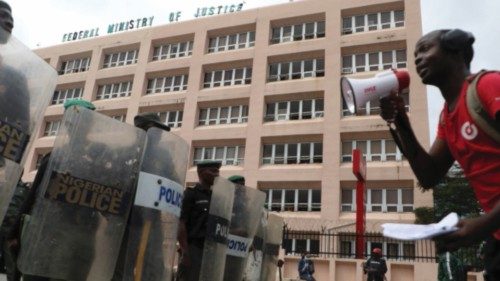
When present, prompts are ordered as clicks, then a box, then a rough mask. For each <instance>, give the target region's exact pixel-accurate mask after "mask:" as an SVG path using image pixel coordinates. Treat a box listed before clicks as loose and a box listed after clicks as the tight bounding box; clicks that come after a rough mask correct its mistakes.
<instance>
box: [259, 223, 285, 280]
mask: <svg viewBox="0 0 500 281" xmlns="http://www.w3.org/2000/svg"><path fill="white" fill-rule="evenodd" d="M282 239H283V218H282V217H280V216H278V215H275V214H269V216H268V217H267V230H266V236H265V240H264V259H263V261H262V272H261V277H260V280H263V281H264V280H275V279H276V269H277V268H278V255H279V250H280V245H281V241H282Z"/></svg>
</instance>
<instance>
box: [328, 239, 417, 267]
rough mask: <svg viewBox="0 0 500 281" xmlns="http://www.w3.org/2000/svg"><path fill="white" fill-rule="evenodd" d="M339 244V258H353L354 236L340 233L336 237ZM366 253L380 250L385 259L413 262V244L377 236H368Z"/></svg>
mask: <svg viewBox="0 0 500 281" xmlns="http://www.w3.org/2000/svg"><path fill="white" fill-rule="evenodd" d="M338 239H339V243H338V244H337V245H338V247H339V249H338V253H340V257H341V258H354V257H355V252H356V251H355V245H356V244H355V241H356V235H355V234H350V233H342V234H339V236H338ZM365 243H366V244H365V246H366V250H365V251H366V252H365V254H368V255H369V253H371V252H372V251H373V249H374V248H379V249H381V250H382V255H383V256H385V257H386V258H387V259H393V260H394V259H397V260H413V259H415V243H414V242H408V241H397V240H388V239H384V238H383V237H381V236H380V237H379V236H377V235H370V237H367V241H366V242H365Z"/></svg>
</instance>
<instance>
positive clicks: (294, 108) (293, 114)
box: [290, 101, 300, 120]
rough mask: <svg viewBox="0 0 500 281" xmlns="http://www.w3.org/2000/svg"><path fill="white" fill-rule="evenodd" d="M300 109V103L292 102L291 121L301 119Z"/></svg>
mask: <svg viewBox="0 0 500 281" xmlns="http://www.w3.org/2000/svg"><path fill="white" fill-rule="evenodd" d="M299 109H300V102H299V101H292V102H290V120H297V119H299Z"/></svg>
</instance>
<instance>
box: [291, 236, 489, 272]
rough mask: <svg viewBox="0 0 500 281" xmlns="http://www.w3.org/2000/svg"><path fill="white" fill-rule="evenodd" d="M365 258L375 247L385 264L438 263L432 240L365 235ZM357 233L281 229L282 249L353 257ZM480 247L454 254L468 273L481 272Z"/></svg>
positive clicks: (325, 256) (294, 252) (296, 253)
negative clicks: (386, 261) (401, 262)
mask: <svg viewBox="0 0 500 281" xmlns="http://www.w3.org/2000/svg"><path fill="white" fill-rule="evenodd" d="M364 239H365V252H364V257H365V258H368V257H369V256H370V253H371V251H372V250H373V249H374V248H380V249H382V254H383V257H384V258H385V259H387V260H388V261H410V262H437V261H438V253H437V251H436V245H435V242H434V241H433V240H418V241H402V240H396V239H391V238H387V237H384V236H382V235H381V234H380V233H365V235H364ZM355 241H356V234H355V233H353V232H328V231H325V232H309V231H296V230H291V229H288V228H286V227H285V228H284V229H283V244H282V246H283V248H284V249H285V253H286V254H287V255H300V254H302V253H303V252H305V251H308V252H309V253H310V254H311V255H313V256H318V257H322V258H347V259H354V258H355V247H356V243H355ZM478 249H479V246H477V245H475V246H472V247H468V248H463V249H460V250H459V251H457V252H455V253H454V254H455V255H456V256H457V257H458V258H459V259H460V260H461V261H462V262H463V263H464V265H465V266H466V267H468V268H469V270H476V271H479V270H481V269H482V266H483V265H482V261H481V259H480V257H479V254H478Z"/></svg>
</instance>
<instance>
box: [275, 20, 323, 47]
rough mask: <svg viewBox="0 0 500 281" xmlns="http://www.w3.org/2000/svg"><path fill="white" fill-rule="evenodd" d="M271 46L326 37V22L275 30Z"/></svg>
mask: <svg viewBox="0 0 500 281" xmlns="http://www.w3.org/2000/svg"><path fill="white" fill-rule="evenodd" d="M271 35H272V38H271V44H278V43H284V42H290V41H301V40H308V39H314V38H322V37H325V21H317V22H308V23H300V24H296V25H287V26H280V27H275V28H273V30H272V32H271Z"/></svg>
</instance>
